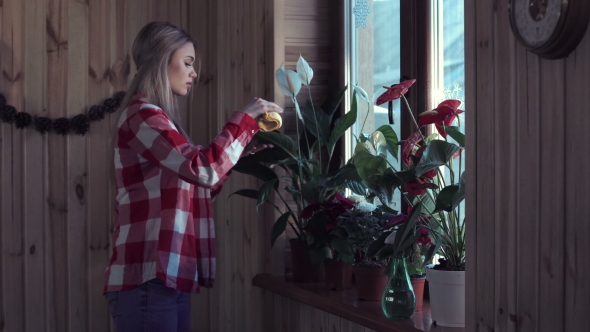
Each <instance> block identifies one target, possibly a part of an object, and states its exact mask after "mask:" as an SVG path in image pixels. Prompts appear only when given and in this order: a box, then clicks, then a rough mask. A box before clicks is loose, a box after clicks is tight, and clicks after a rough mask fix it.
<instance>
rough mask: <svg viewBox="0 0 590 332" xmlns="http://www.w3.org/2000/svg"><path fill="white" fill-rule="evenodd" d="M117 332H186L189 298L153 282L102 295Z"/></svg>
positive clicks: (188, 327)
mask: <svg viewBox="0 0 590 332" xmlns="http://www.w3.org/2000/svg"><path fill="white" fill-rule="evenodd" d="M105 297H106V299H107V302H108V304H109V309H110V311H111V316H112V317H113V319H114V321H115V327H116V330H117V332H189V331H190V330H191V301H190V294H189V293H186V292H181V291H177V290H175V289H172V288H169V287H166V285H164V282H162V281H161V280H160V279H152V280H150V281H147V282H144V283H143V284H141V285H139V286H137V287H135V288H133V289H129V290H125V291H119V292H109V293H106V294H105Z"/></svg>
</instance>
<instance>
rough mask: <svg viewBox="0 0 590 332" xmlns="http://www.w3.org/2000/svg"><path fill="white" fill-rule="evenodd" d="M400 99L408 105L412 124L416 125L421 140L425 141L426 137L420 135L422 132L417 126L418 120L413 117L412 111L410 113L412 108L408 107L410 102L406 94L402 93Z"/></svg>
mask: <svg viewBox="0 0 590 332" xmlns="http://www.w3.org/2000/svg"><path fill="white" fill-rule="evenodd" d="M402 99H403V100H404V102H405V103H406V106H407V107H408V112H409V113H410V118H412V121H413V122H414V125H415V126H416V130H417V131H418V132H419V133H420V136H421V137H422V140H423V141H426V139H425V138H424V135H422V132H421V131H420V127H419V126H418V122H416V118H414V113H412V108H410V104H409V103H408V100H407V99H406V96H404V95H402Z"/></svg>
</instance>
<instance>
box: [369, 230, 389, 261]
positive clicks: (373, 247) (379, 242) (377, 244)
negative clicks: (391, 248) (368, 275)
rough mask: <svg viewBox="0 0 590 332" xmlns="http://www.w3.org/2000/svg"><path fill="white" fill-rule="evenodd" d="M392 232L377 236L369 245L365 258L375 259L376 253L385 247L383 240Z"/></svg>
mask: <svg viewBox="0 0 590 332" xmlns="http://www.w3.org/2000/svg"><path fill="white" fill-rule="evenodd" d="M391 232H392V231H386V232H383V233H381V235H379V237H378V238H377V239H376V240H375V241H373V242H371V244H370V245H369V248H368V249H367V257H368V258H373V257H375V255H377V253H378V252H379V251H380V250H381V249H382V248H383V247H385V239H386V238H387V237H388V236H389V234H391Z"/></svg>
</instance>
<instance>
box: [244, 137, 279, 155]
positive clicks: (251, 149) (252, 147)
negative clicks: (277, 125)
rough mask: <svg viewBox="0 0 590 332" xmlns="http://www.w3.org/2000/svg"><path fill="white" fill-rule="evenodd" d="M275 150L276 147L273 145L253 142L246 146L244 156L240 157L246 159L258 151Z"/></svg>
mask: <svg viewBox="0 0 590 332" xmlns="http://www.w3.org/2000/svg"><path fill="white" fill-rule="evenodd" d="M272 148H274V145H272V144H261V143H259V142H257V141H256V140H252V141H251V142H250V143H248V145H246V147H245V148H244V151H243V152H242V155H241V156H240V157H245V156H247V155H249V154H255V153H256V152H258V151H262V150H264V149H272Z"/></svg>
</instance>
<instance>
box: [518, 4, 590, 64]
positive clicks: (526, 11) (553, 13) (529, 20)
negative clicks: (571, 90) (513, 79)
mask: <svg viewBox="0 0 590 332" xmlns="http://www.w3.org/2000/svg"><path fill="white" fill-rule="evenodd" d="M509 15H510V26H511V27H512V31H513V32H514V35H515V36H516V38H517V39H518V41H519V42H520V43H521V44H523V45H524V46H525V47H526V48H527V49H528V50H529V51H531V52H533V53H535V54H538V55H539V56H541V57H543V58H547V59H559V58H563V57H566V56H567V55H568V54H570V53H571V52H572V51H573V50H574V49H575V48H576V46H577V45H578V43H579V42H580V40H581V39H582V37H583V36H584V33H585V32H586V28H587V27H588V18H589V16H590V1H589V0H510V2H509Z"/></svg>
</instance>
